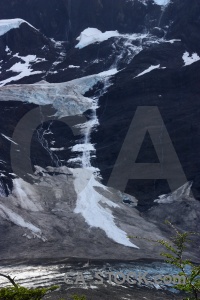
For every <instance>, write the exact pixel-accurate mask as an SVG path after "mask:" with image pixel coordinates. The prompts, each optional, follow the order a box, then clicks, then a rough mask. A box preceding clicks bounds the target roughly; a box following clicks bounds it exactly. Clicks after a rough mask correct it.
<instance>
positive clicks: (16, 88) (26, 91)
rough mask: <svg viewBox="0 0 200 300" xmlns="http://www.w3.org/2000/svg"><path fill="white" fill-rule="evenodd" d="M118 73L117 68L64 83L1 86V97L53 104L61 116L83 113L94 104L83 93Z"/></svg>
mask: <svg viewBox="0 0 200 300" xmlns="http://www.w3.org/2000/svg"><path fill="white" fill-rule="evenodd" d="M116 73H117V70H116V69H112V70H108V71H105V72H102V73H99V74H94V75H90V76H86V77H82V78H79V79H75V80H72V81H68V82H63V83H48V82H45V81H41V82H38V83H35V84H16V85H8V86H4V87H1V88H0V99H1V100H2V101H26V102H29V103H35V104H37V105H49V104H51V105H53V107H54V108H55V109H56V110H57V116H58V117H60V118H61V117H65V116H74V115H81V114H82V113H83V112H85V111H86V110H88V109H91V108H92V106H93V101H92V99H90V98H87V97H85V96H83V95H84V94H85V93H86V92H87V91H89V90H90V89H91V88H92V87H93V86H94V85H95V84H96V83H98V82H100V81H102V80H104V79H105V78H106V77H109V76H111V75H114V74H116ZM32 74H33V73H32ZM17 76H18V75H17ZM11 78H12V77H11ZM8 80H10V79H8Z"/></svg>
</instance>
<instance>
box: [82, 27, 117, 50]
mask: <svg viewBox="0 0 200 300" xmlns="http://www.w3.org/2000/svg"><path fill="white" fill-rule="evenodd" d="M116 36H119V33H118V31H106V32H104V33H103V32H101V31H100V30H98V29H97V28H89V27H88V28H87V29H85V30H83V31H82V32H81V34H80V36H79V37H77V39H76V40H77V41H79V43H78V44H77V45H76V48H79V49H82V48H84V47H86V46H88V45H91V44H94V43H100V42H103V41H106V40H108V39H110V38H111V37H116Z"/></svg>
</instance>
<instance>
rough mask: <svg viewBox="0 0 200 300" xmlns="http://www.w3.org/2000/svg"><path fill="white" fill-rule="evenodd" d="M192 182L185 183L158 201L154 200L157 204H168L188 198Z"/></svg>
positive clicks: (160, 197)
mask: <svg viewBox="0 0 200 300" xmlns="http://www.w3.org/2000/svg"><path fill="white" fill-rule="evenodd" d="M191 188H192V182H187V183H185V184H184V185H183V186H181V187H180V188H179V189H177V190H176V191H174V192H173V193H170V194H166V195H161V196H159V199H156V200H154V202H155V203H159V204H170V203H174V202H176V201H180V200H182V198H183V197H186V198H188V197H189V196H190V193H191Z"/></svg>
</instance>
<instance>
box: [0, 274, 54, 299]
mask: <svg viewBox="0 0 200 300" xmlns="http://www.w3.org/2000/svg"><path fill="white" fill-rule="evenodd" d="M0 276H3V277H5V278H7V279H8V280H9V281H10V282H11V283H12V285H13V286H12V287H6V288H1V289H0V300H40V299H42V298H43V297H44V296H45V295H46V294H47V293H48V292H52V291H54V290H56V289H57V288H58V286H52V287H49V288H36V289H28V288H25V287H22V286H19V285H18V284H16V283H15V281H14V279H13V278H11V277H10V276H7V275H4V274H0Z"/></svg>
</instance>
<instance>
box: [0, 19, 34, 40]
mask: <svg viewBox="0 0 200 300" xmlns="http://www.w3.org/2000/svg"><path fill="white" fill-rule="evenodd" d="M22 23H26V24H28V25H29V26H31V27H32V28H34V29H35V30H37V29H36V28H35V27H33V26H32V25H31V24H30V23H28V22H26V21H24V20H22V19H18V18H17V19H5V20H0V36H1V35H4V34H5V33H7V32H8V31H10V30H11V29H14V28H19V27H20V25H21V24H22Z"/></svg>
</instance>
